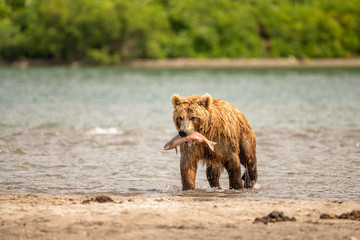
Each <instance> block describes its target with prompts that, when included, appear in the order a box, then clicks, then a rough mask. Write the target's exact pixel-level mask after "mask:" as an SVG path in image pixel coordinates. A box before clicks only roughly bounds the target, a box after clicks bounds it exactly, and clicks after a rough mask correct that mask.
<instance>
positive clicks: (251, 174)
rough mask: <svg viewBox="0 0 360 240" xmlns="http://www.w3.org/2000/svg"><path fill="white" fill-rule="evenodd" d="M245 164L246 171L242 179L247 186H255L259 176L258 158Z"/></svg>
mask: <svg viewBox="0 0 360 240" xmlns="http://www.w3.org/2000/svg"><path fill="white" fill-rule="evenodd" d="M251 163H252V164H250V163H248V164H246V165H245V171H244V173H243V175H242V177H241V178H242V180H243V181H244V182H245V184H244V185H245V188H253V187H254V185H255V183H256V181H257V177H258V173H257V166H256V159H255V161H251Z"/></svg>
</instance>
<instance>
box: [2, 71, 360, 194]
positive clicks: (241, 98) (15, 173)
mask: <svg viewBox="0 0 360 240" xmlns="http://www.w3.org/2000/svg"><path fill="white" fill-rule="evenodd" d="M174 93H179V94H180V95H182V96H189V95H193V94H198V95H203V94H204V93H210V94H211V95H213V97H215V98H222V99H225V100H227V101H229V102H230V103H232V104H233V105H234V106H235V107H237V108H238V109H239V110H241V111H242V112H243V113H244V114H245V116H246V118H247V119H248V121H249V123H250V125H251V126H252V128H253V130H254V131H255V133H256V135H257V158H258V170H259V179H258V183H257V185H256V187H255V189H253V190H245V191H233V190H228V178H227V173H226V172H224V173H223V175H222V177H221V185H222V187H223V190H213V189H211V188H209V186H208V183H207V180H206V176H205V168H204V167H203V166H202V165H200V166H199V169H198V173H197V180H196V187H197V189H196V190H195V191H190V192H182V191H181V180H180V173H179V158H180V155H177V154H176V153H175V151H172V150H171V151H164V150H163V146H164V144H165V143H166V142H167V141H168V140H170V139H171V138H172V137H173V136H174V135H175V134H176V130H175V127H174V126H173V122H172V110H173V109H172V105H171V102H170V97H171V96H172V95H173V94H174ZM0 192H3V193H4V192H6V193H56V194H116V195H138V194H143V195H157V194H170V195H194V196H197V195H201V196H202V195H205V196H213V197H216V196H226V197H239V198H274V199H328V200H355V201H359V200H360V69H304V68H298V69H196V68H194V69H139V68H117V67H84V68H77V69H72V68H69V67H31V68H27V69H18V68H12V67H0Z"/></svg>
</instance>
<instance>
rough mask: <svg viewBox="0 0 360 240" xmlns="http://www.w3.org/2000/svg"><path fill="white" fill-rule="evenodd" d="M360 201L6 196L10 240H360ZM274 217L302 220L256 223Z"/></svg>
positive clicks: (3, 225)
mask: <svg viewBox="0 0 360 240" xmlns="http://www.w3.org/2000/svg"><path fill="white" fill-rule="evenodd" d="M353 210H360V202H339V201H298V200H263V199H262V200H259V199H240V198H218V197H190V196H132V197H119V196H110V195H109V196H101V197H99V196H80V195H75V196H68V195H65V196H64V195H34V194H30V195H25V194H0V216H1V217H0V235H1V236H2V237H3V238H4V239H104V238H106V239H222V238H224V239H225V238H227V239H351V240H356V239H358V240H359V239H360V221H358V220H349V219H320V216H321V215H322V214H324V213H326V214H336V215H340V214H342V213H348V212H351V211H353ZM272 211H282V212H283V214H284V215H286V216H288V217H289V218H295V219H296V220H295V221H284V222H270V223H267V224H265V223H263V222H255V219H256V218H261V217H264V216H267V215H268V214H269V213H271V212H272Z"/></svg>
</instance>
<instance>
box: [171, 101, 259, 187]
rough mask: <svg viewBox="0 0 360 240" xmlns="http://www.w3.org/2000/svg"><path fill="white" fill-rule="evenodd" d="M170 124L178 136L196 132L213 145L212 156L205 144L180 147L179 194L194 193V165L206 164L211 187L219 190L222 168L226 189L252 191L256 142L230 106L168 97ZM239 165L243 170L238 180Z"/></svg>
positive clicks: (254, 177) (195, 166) (234, 109)
mask: <svg viewBox="0 0 360 240" xmlns="http://www.w3.org/2000/svg"><path fill="white" fill-rule="evenodd" d="M171 102H172V104H173V106H174V112H173V120H174V123H175V126H176V128H177V130H178V131H179V135H180V136H187V135H189V134H190V133H192V131H194V130H195V131H198V132H200V133H201V134H203V135H204V136H205V137H206V138H208V139H209V140H211V141H214V142H217V144H216V145H215V151H214V152H212V151H211V150H210V149H209V147H208V146H206V143H198V142H196V141H193V143H192V145H191V146H188V144H182V145H181V147H180V151H181V158H180V170H181V180H182V187H183V190H191V189H195V177H196V170H197V164H198V162H199V161H203V163H204V164H206V168H207V169H206V176H207V179H208V181H209V184H210V186H211V187H217V188H220V184H219V179H220V175H221V172H222V171H223V169H224V168H225V169H226V170H227V172H228V174H229V187H230V189H243V188H244V182H243V180H244V181H245V188H252V187H253V186H254V184H255V182H256V180H257V166H256V138H255V134H254V132H253V131H252V129H251V127H250V125H249V123H248V121H247V120H246V118H245V117H244V115H243V114H242V113H241V112H240V111H239V110H237V109H236V108H235V107H234V106H232V105H231V104H230V103H228V102H226V101H224V100H221V99H213V98H212V96H211V95H209V94H205V95H204V96H202V97H201V96H196V95H194V96H191V97H187V98H182V97H180V96H179V95H178V94H175V95H173V96H172V97H171ZM240 164H242V165H243V166H244V167H245V171H244V174H243V176H242V177H241V169H240Z"/></svg>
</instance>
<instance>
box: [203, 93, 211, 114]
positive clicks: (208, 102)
mask: <svg viewBox="0 0 360 240" xmlns="http://www.w3.org/2000/svg"><path fill="white" fill-rule="evenodd" d="M212 101H213V98H212V96H211V95H210V94H208V93H205V94H204V95H203V96H202V97H201V105H202V106H204V108H206V109H207V110H209V109H210V106H211V104H212Z"/></svg>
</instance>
